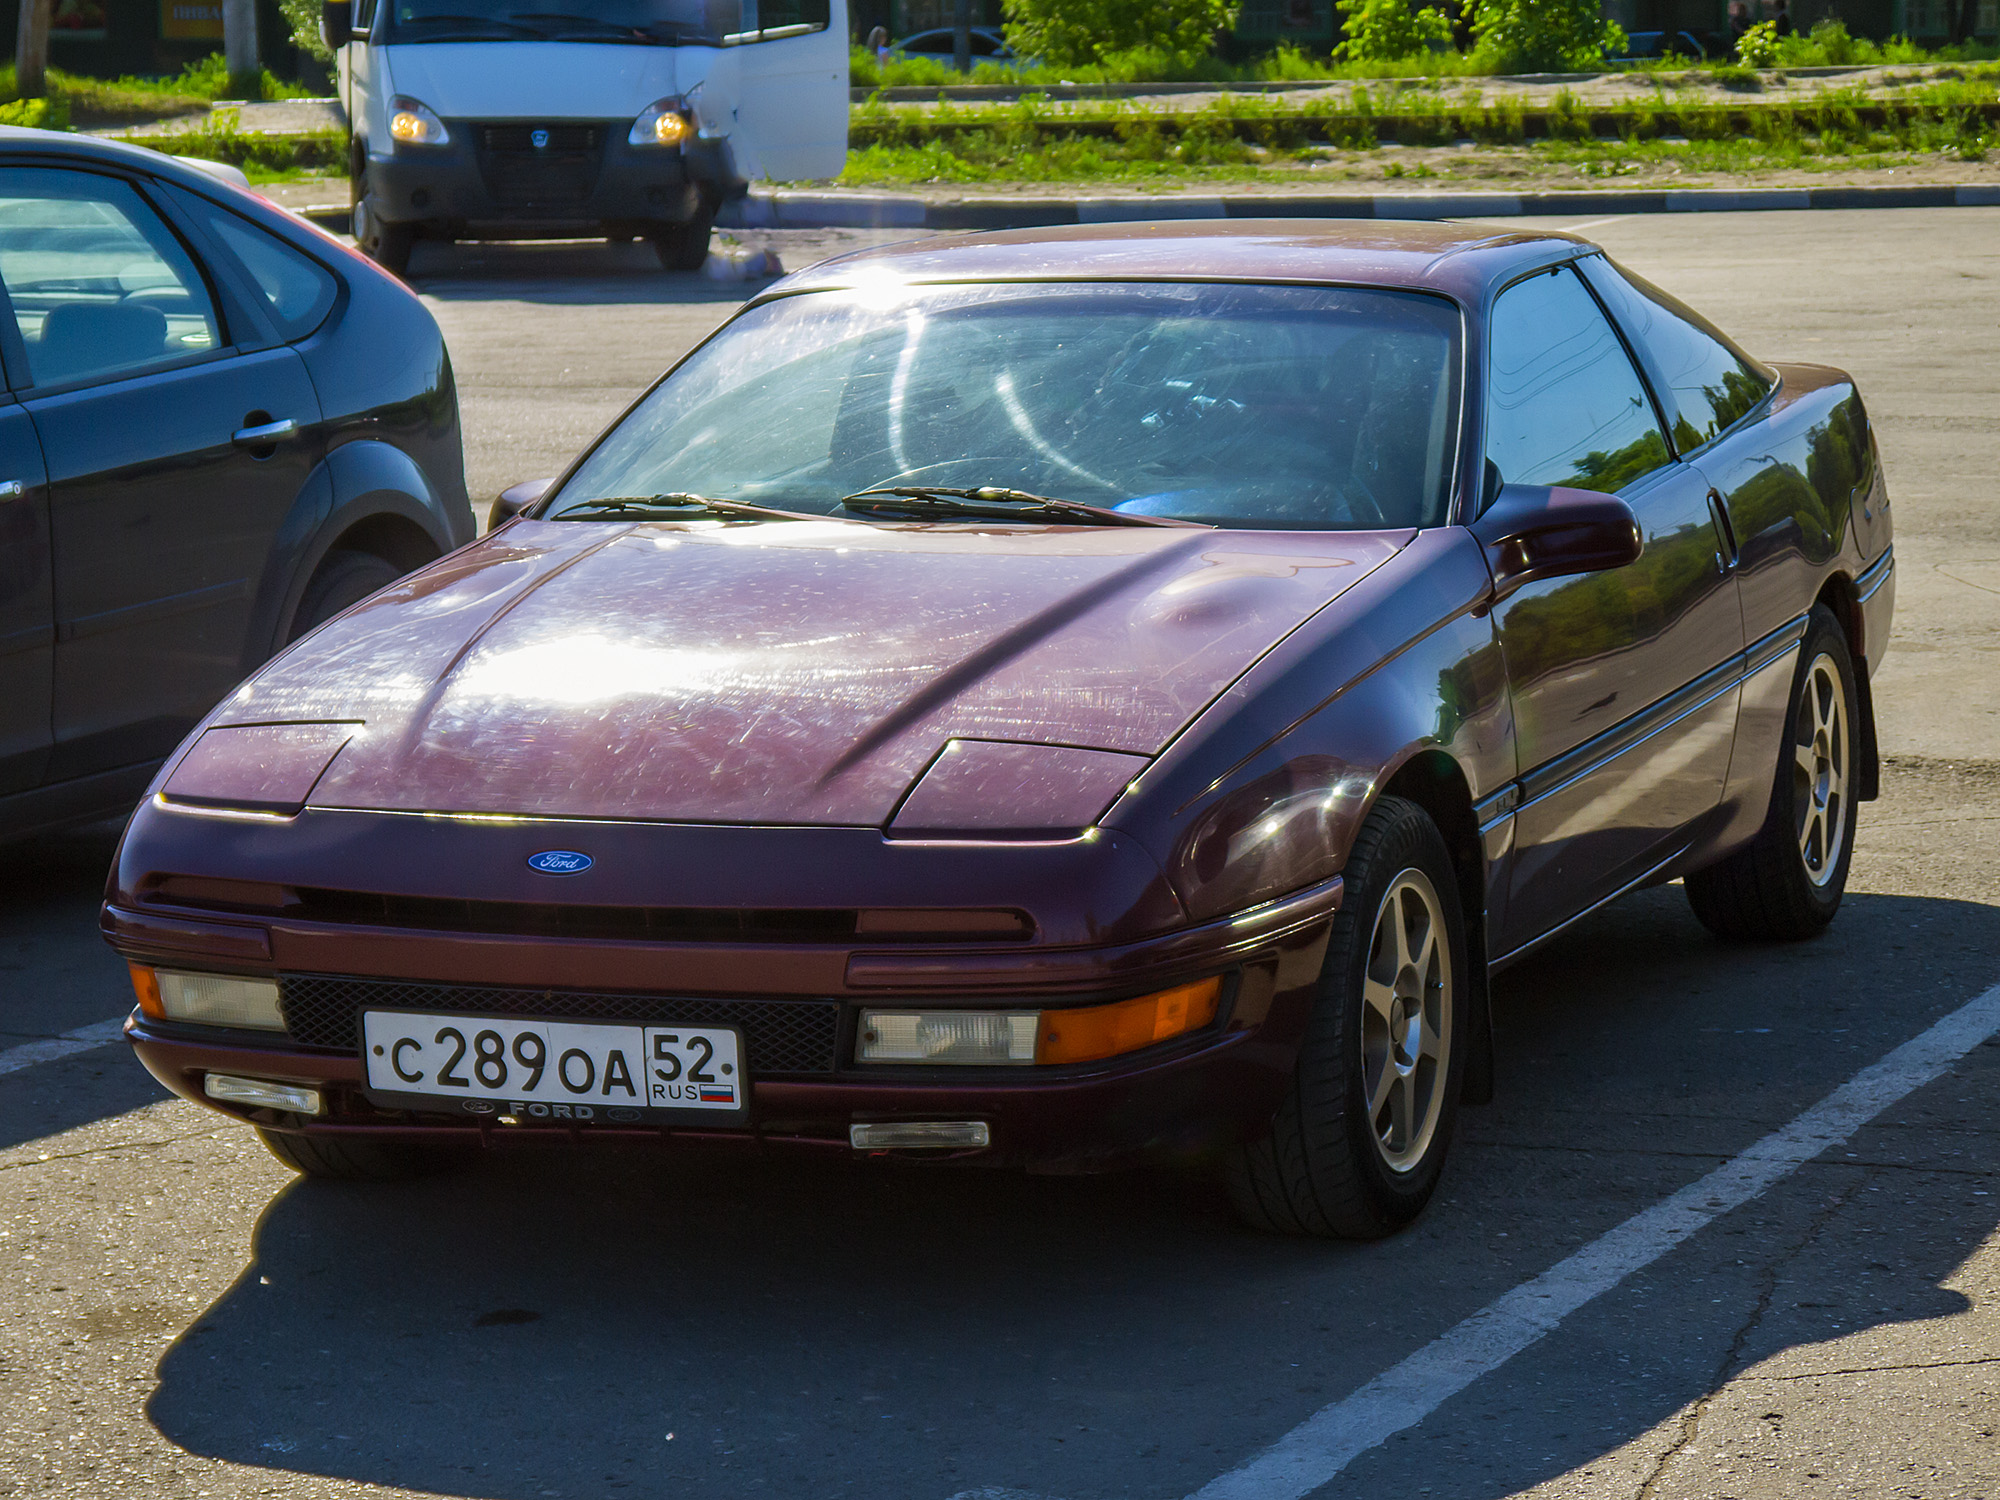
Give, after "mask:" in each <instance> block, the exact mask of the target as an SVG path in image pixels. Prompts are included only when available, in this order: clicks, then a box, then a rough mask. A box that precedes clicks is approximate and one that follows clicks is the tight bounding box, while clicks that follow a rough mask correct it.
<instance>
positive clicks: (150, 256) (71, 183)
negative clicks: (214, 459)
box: [0, 167, 222, 385]
mask: <svg viewBox="0 0 2000 1500" xmlns="http://www.w3.org/2000/svg"><path fill="white" fill-rule="evenodd" d="M0 281H4V282H5V284H6V287H7V295H8V298H9V299H10V300H11V301H12V303H13V307H14V317H15V319H16V321H17V322H19V324H20V326H21V339H22V341H23V342H24V343H25V344H26V345H27V351H28V371H29V374H30V375H31V377H32V378H33V381H34V383H35V384H36V385H56V384H62V383H67V382H70V381H77V380H91V379H112V378H116V377H119V376H123V375H134V374H137V373H139V372H140V371H142V370H146V369H150V368H153V367H155V366H158V365H163V364H169V363H172V362H173V361H175V360H180V359H187V358H190V357H192V356H195V355H201V354H207V353H209V352H211V351H213V350H214V349H216V348H217V347H218V346H219V345H220V344H221V342H222V334H221V327H220V325H219V324H218V323H217V321H216V317H215V307H214V304H213V303H211V302H210V301H209V296H208V288H207V286H206V285H205V284H204V282H203V281H202V278H201V273H200V272H198V271H197V270H196V269H195V266H194V262H193V261H192V260H191V259H189V258H188V253H187V251H186V250H185V249H183V248H182V246H181V242H180V241H179V240H178V239H176V238H175V237H174V234H173V231H172V230H170V229H168V228H167V226H166V224H165V222H164V221H162V220H161V218H160V216H159V215H158V214H156V213H154V212H153V210H152V209H151V208H150V207H149V206H148V205H147V204H146V201H145V200H144V199H143V198H141V197H140V196H139V194H138V193H137V192H136V191H135V190H134V189H133V188H132V186H131V185H130V184H129V183H126V182H122V181H120V180H118V179H117V178H114V177H98V176H95V175H92V174H90V173H87V172H68V171H62V170H59V169H55V168H42V167H6V168H0Z"/></svg>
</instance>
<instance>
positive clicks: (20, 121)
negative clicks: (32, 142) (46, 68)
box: [0, 94, 69, 130]
mask: <svg viewBox="0 0 2000 1500" xmlns="http://www.w3.org/2000/svg"><path fill="white" fill-rule="evenodd" d="M0 125H21V126H25V127H26V128H27V129H29V130H67V129H69V100H67V99H65V98H63V97H62V96H61V95H60V94H58V95H56V96H54V97H53V98H48V99H10V100H9V101H8V102H7V103H5V104H0Z"/></svg>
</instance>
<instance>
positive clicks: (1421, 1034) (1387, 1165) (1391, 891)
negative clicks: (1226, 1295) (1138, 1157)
mask: <svg viewBox="0 0 2000 1500" xmlns="http://www.w3.org/2000/svg"><path fill="white" fill-rule="evenodd" d="M1344 873H1345V880H1346V893H1345V895H1344V897H1343V899H1342V901H1341V907H1340V912H1339V915H1337V916H1336V917H1335V918H1334V923H1333V934H1332V936H1331V937H1330V938H1329V940H1328V942H1327V950H1326V965H1325V968H1324V969H1323V970H1322V971H1321V976H1320V992H1319V998H1318V1000H1317V1002H1316V1003H1315V1005H1314V1007H1313V1013H1312V1017H1311V1020H1310V1021H1309V1022H1308V1023H1307V1030H1306V1037H1305V1041H1304V1043H1303V1045H1302V1046H1301V1047H1300V1049H1299V1060H1298V1068H1297V1073H1296V1075H1295V1078H1294V1082H1293V1085H1292V1088H1291V1091H1290V1093H1288V1094H1287V1096H1286V1098H1285V1101H1284V1103H1283V1104H1282V1105H1281V1106H1280V1107H1279V1109H1278V1113H1277V1115H1276V1117H1275V1118H1274V1119H1273V1120H1272V1121H1271V1124H1270V1127H1269V1129H1268V1131H1267V1132H1266V1134H1265V1135H1264V1136H1263V1137H1262V1138H1261V1139H1259V1140H1256V1141H1253V1142H1251V1143H1250V1144H1249V1145H1247V1146H1243V1147H1241V1148H1239V1149H1238V1150H1237V1151H1236V1152H1235V1153H1234V1155H1233V1156H1232V1157H1231V1159H1230V1161H1229V1163H1228V1168H1227V1180H1228V1185H1229V1195H1230V1199H1231V1201H1232V1202H1233V1203H1234V1204H1235V1206H1236V1211H1237V1213H1238V1214H1239V1215H1240V1216H1241V1217H1242V1219H1243V1221H1244V1222H1245V1223H1246V1224H1248V1225H1250V1226H1251V1227H1252V1228H1254V1229H1260V1230H1264V1231H1266V1232H1268V1233H1273V1234H1296V1235H1314V1236H1318V1237H1320V1238H1324V1239H1379V1238H1380V1237H1382V1236H1383V1235H1386V1234H1391V1233H1393V1232H1394V1231H1396V1230H1398V1229H1400V1228H1402V1227H1403V1226H1404V1225H1405V1224H1408V1223H1409V1222H1410V1221H1411V1220H1412V1219H1414V1218H1416V1216H1417V1215H1418V1214H1419V1213H1421V1212H1422V1211H1423V1208H1424V1205H1425V1204H1426V1203H1428V1202H1429V1201H1430V1197H1431V1194H1432V1192H1434V1191H1435V1190H1436V1188H1437V1183H1438V1177H1439V1175H1440V1174H1441V1173H1442V1172H1443V1170H1444V1162H1445V1155H1446V1152H1447V1151H1448V1150H1449V1148H1450V1145H1451V1135H1452V1129H1453V1127H1454V1125H1455V1124H1456V1122H1457V1117H1458V1101H1459V1094H1460V1092H1461V1089H1462V1085H1463V1081H1464V1071H1465V1053H1466V1048H1467V1045H1468V1043H1469V1042H1470V1040H1471V1034H1470V1019H1471V1016H1470V1006H1469V1004H1468V1001H1469V998H1470V994H1471V984H1470V970H1469V963H1470V955H1469V953H1468V951H1467V946H1466V939H1465V922H1464V918H1463V915H1462V913H1461V912H1460V910H1459V903H1458V887H1457V885H1456V883H1455V881H1454V879H1453V872H1452V863H1451V855H1450V852H1449V851H1448V850H1447V849H1446V847H1445V842H1444V838H1443V836H1442V835H1440V834H1439V833H1438V831H1437V826H1436V825H1435V824H1434V823H1432V822H1431V820H1430V818H1429V816H1428V815H1426V814H1425V812H1424V811H1423V809H1422V808H1420V807H1418V806H1417V805H1416V804H1415V803H1414V802H1408V801H1405V800H1404V799H1402V798H1400V797H1385V798H1383V799H1382V801H1381V803H1380V804H1379V805H1378V806H1377V807H1376V809H1375V810H1374V812H1372V813H1370V814H1369V816H1368V821H1367V822H1366V823H1364V824H1363V825H1362V827H1361V832H1360V834H1359V835H1358V836H1357V837H1356V838H1355V841H1354V849H1353V852H1352V854H1351V855H1350V856H1349V858H1348V861H1347V867H1346V870H1345V872H1344Z"/></svg>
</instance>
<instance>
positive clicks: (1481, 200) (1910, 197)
mask: <svg viewBox="0 0 2000 1500" xmlns="http://www.w3.org/2000/svg"><path fill="white" fill-rule="evenodd" d="M1995 207H2000V183H1974V184H1966V185H1961V186H1956V187H1952V186H1941V187H1915V186H1910V187H1904V186H1893V185H1881V186H1868V187H1823V188H1745V189H1728V188H1722V189H1708V188H1678V189H1670V190H1663V191H1659V192H1603V193H1597V192H1571V193H1372V194H1371V193H1338V194H1323V195H1314V196H1307V195H1304V194H1300V195H1297V196H1291V195H1277V194H1273V195H1267V196H1249V195H1244V196H1228V197H1223V196H1202V195H1195V194H1174V195H1171V196H1165V195H1163V196H1160V197H1156V198H1140V197H1122V198H1095V197H1093V198H1081V197H1079V198H1026V197H1022V198H983V199H982V198H966V199H959V200H956V201H953V202H947V203H930V202H926V201H925V200H924V199H922V198H915V197H909V196H906V195H900V194H891V193H836V192H819V193H815V192H785V191H778V192H770V193H752V194H751V195H750V196H749V197H748V198H745V199H742V200H741V201H739V202H737V203H732V204H730V205H728V206H727V207H726V208H724V210H723V213H722V217H721V218H720V219H718V220H717V222H718V223H719V224H722V225H724V226H725V227H729V228H736V229H1037V228H1041V227H1044V226H1047V225H1055V224H1124V223H1132V222H1135V221H1139V220H1147V219H1265V218H1274V219H1275V218H1282V219H1461V218H1473V219H1500V218H1515V217H1532V216H1536V215H1550V214H1556V215H1577V214H1584V215H1588V214H1604V215H1611V214H1658V213H1675V212H1683V213H1744V212H1756V211H1766V210H1776V209H1801V208H1995Z"/></svg>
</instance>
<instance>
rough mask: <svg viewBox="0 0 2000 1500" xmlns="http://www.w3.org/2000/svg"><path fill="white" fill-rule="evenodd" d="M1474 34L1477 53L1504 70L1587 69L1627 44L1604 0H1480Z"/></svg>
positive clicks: (1548, 70)
mask: <svg viewBox="0 0 2000 1500" xmlns="http://www.w3.org/2000/svg"><path fill="white" fill-rule="evenodd" d="M1472 36H1473V41H1474V51H1475V53H1476V54H1477V55H1479V56H1481V57H1482V58H1483V59H1485V60H1486V61H1487V62H1488V64H1489V65H1491V66H1492V68H1493V69H1494V71H1495V72H1499V73H1574V72H1585V71H1588V70H1589V69H1592V68H1595V67H1597V66H1599V65H1600V64H1602V63H1603V61H1604V54H1605V53H1606V52H1612V51H1621V50H1623V48H1624V45H1625V33H1624V31H1623V29H1621V28H1620V26H1619V25H1618V23H1617V22H1616V21H1611V20H1606V19H1605V17H1604V14H1603V12H1602V11H1601V10H1600V9H1599V8H1598V0H1477V3H1476V4H1475V6H1474V7H1473V11H1472Z"/></svg>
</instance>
